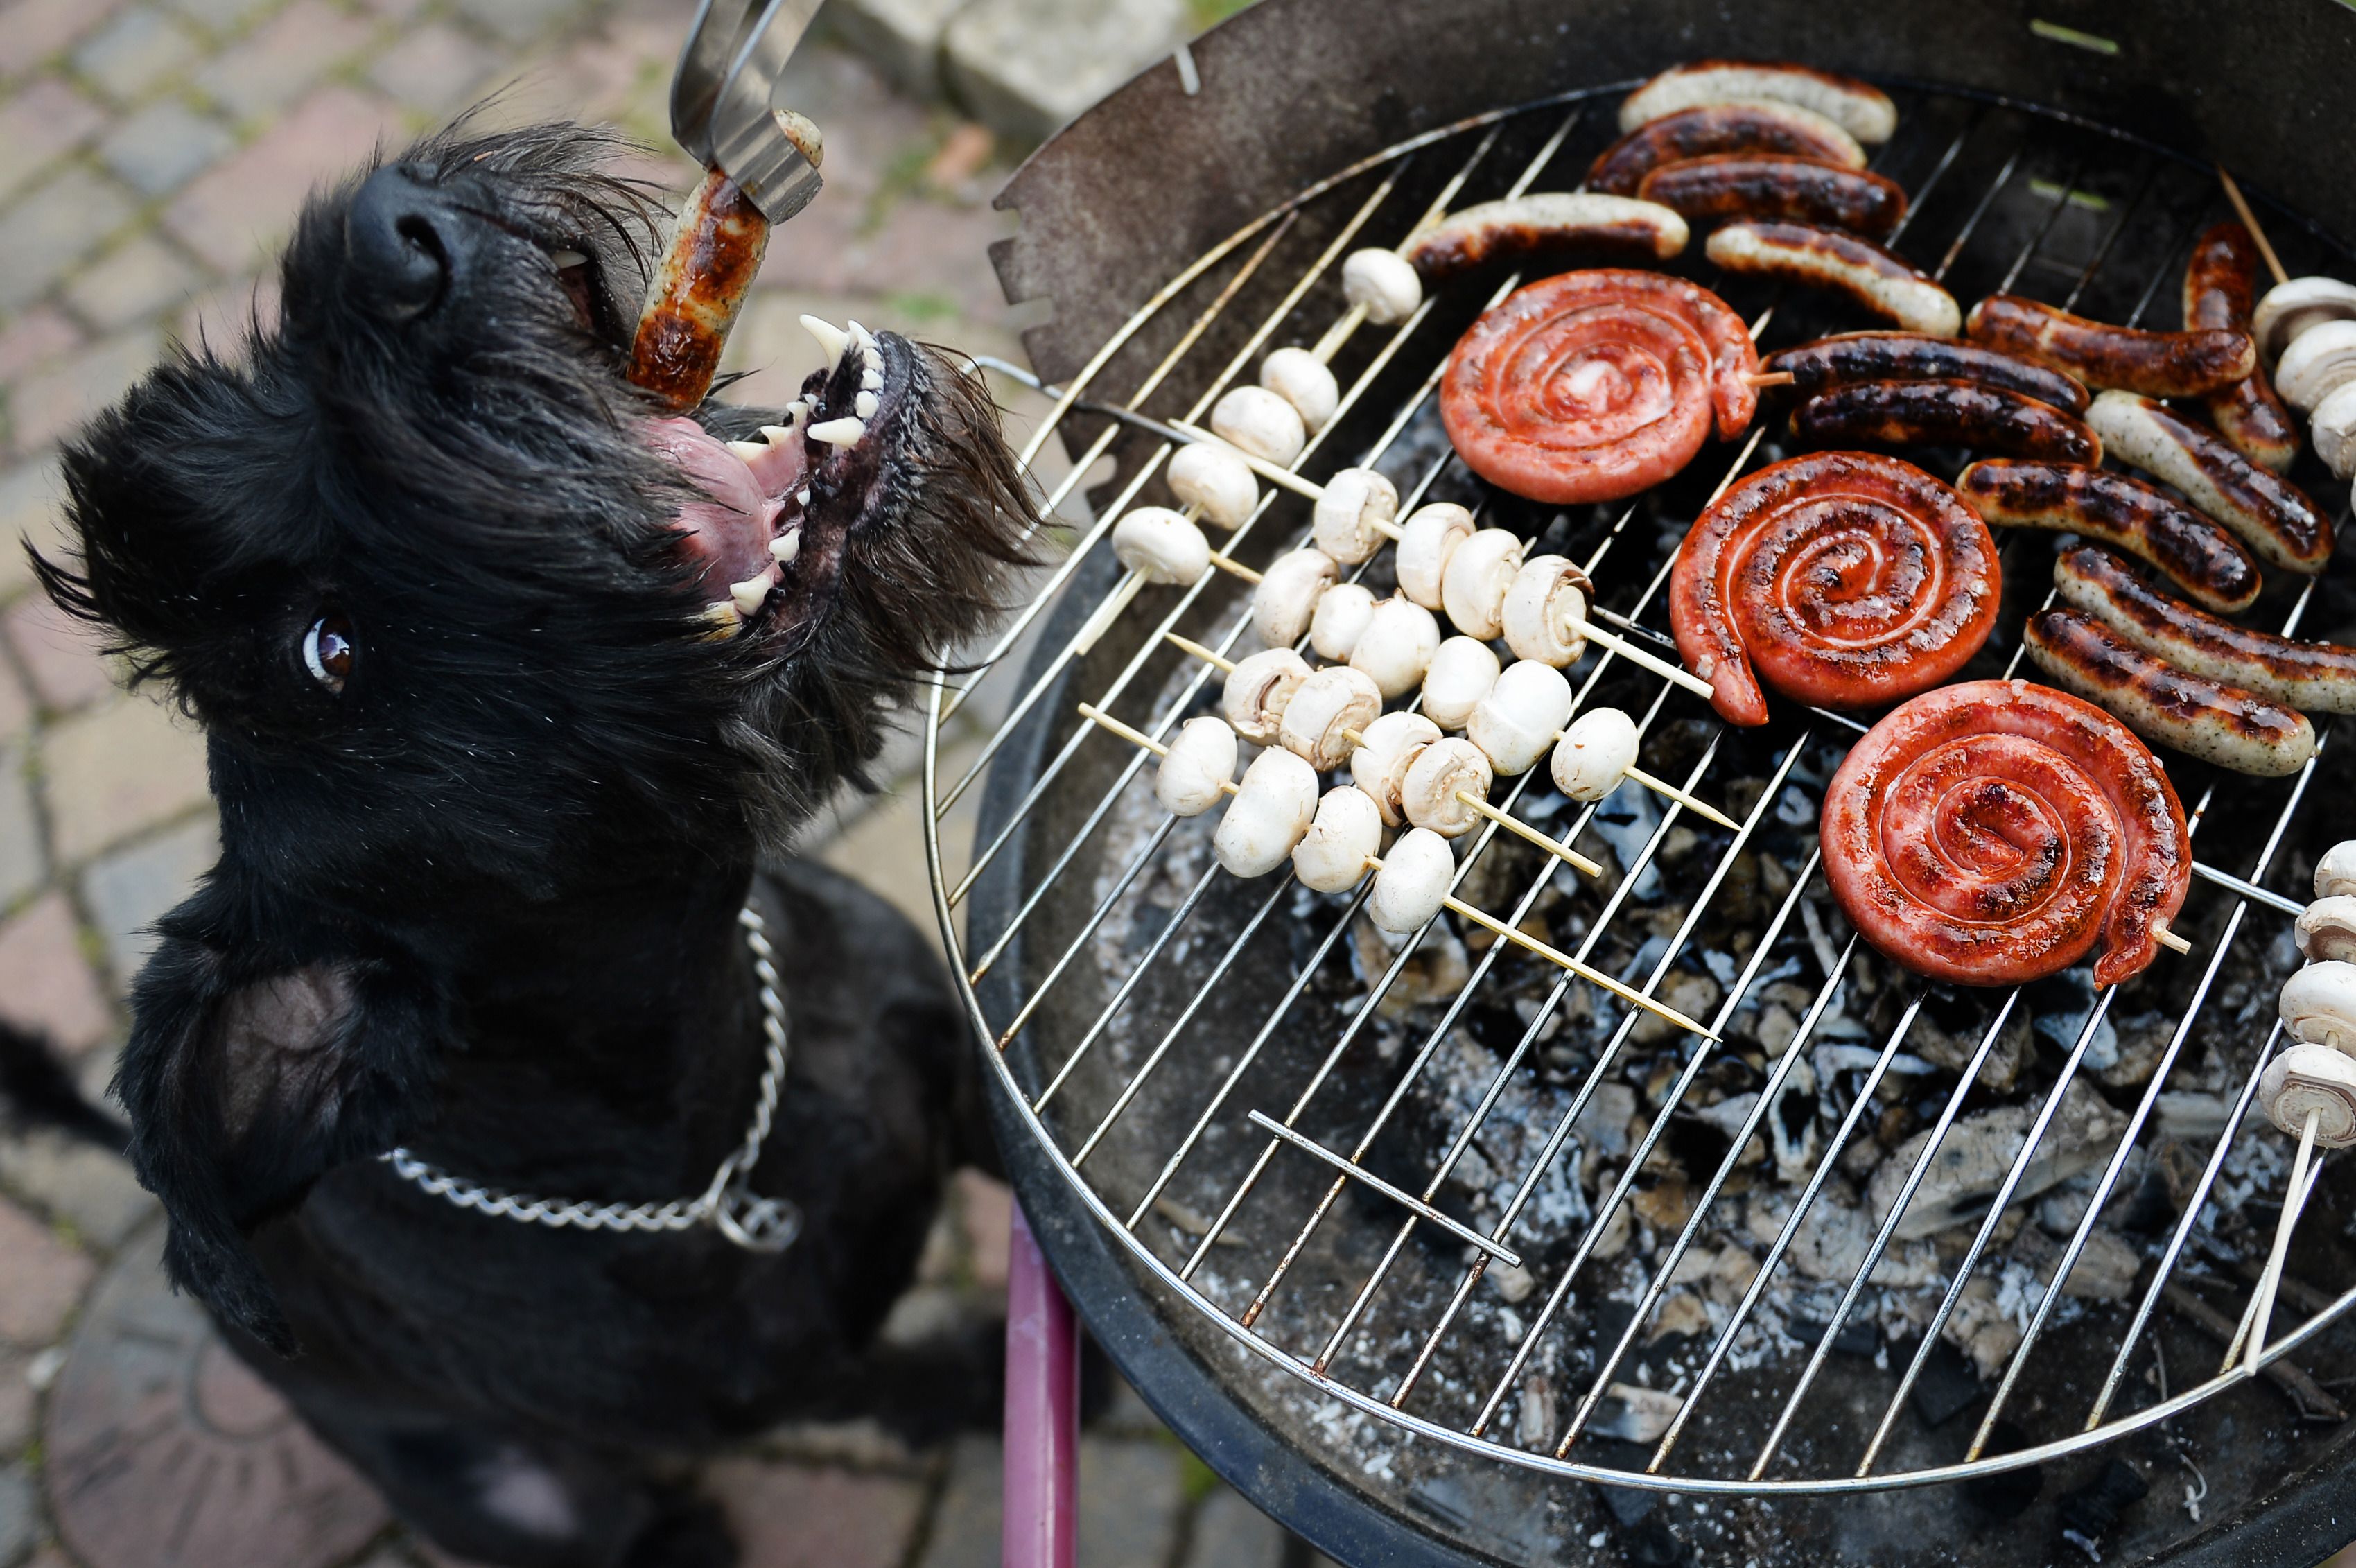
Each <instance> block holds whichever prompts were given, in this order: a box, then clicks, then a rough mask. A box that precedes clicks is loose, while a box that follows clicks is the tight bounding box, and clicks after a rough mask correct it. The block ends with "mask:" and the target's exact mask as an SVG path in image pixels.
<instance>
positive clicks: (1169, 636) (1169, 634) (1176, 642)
mask: <svg viewBox="0 0 2356 1568" xmlns="http://www.w3.org/2000/svg"><path fill="white" fill-rule="evenodd" d="M1162 641H1164V642H1166V643H1168V644H1169V645H1170V646H1171V647H1173V648H1174V649H1176V650H1178V651H1180V652H1181V653H1191V654H1193V655H1194V657H1195V658H1197V659H1199V660H1202V661H1203V662H1204V663H1205V664H1208V665H1210V666H1211V667H1212V668H1213V669H1215V670H1217V671H1219V672H1220V673H1222V674H1226V675H1232V674H1234V673H1235V672H1236V661H1235V660H1232V659H1230V658H1228V657H1227V656H1226V654H1224V653H1221V652H1219V651H1218V650H1215V649H1210V648H1205V647H1204V646H1203V645H1202V644H1201V643H1199V642H1196V641H1195V640H1194V639H1192V638H1187V637H1181V636H1179V635H1178V634H1177V633H1176V632H1174V631H1165V632H1163V633H1162Z"/></svg>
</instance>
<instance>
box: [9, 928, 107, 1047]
mask: <svg viewBox="0 0 2356 1568" xmlns="http://www.w3.org/2000/svg"><path fill="white" fill-rule="evenodd" d="M0 1016H5V1017H6V1018H7V1019H8V1020H9V1021H10V1022H12V1023H15V1024H16V1025H18V1026H21V1027H24V1028H27V1029H39V1030H42V1031H44V1032H46V1033H47V1034H48V1036H49V1039H50V1041H51V1043H52V1044H54V1045H55V1046H56V1047H58V1048H59V1050H62V1051H64V1052H66V1053H67V1054H69V1055H80V1053H81V1052H82V1051H85V1050H87V1049H89V1048H90V1047H91V1046H94V1045H96V1044H97V1043H98V1042H99V1041H100V1040H102V1039H104V1038H105V1037H106V1036H107V1034H108V1032H109V1031H110V1030H112V1028H113V1027H114V1015H113V1012H112V1009H111V1008H109V1007H108V1006H107V1003H106V996H105V993H102V991H100V989H99V986H98V979H97V977H96V976H95V975H93V974H91V970H90V962H89V961H88V960H86V959H84V958H83V957H82V955H81V931H80V928H79V927H78V926H77V924H76V922H75V920H74V914H73V910H72V908H70V906H69V905H68V904H67V903H66V899H65V895H64V894H62V893H56V892H51V893H48V894H45V895H43V896H42V897H39V898H37V899H36V900H35V901H34V902H33V903H31V904H30V905H28V906H27V907H26V908H24V909H23V910H22V911H21V912H19V913H18V914H17V915H16V916H15V917H14V918H11V919H10V920H9V921H8V922H7V923H6V924H5V925H0Z"/></svg>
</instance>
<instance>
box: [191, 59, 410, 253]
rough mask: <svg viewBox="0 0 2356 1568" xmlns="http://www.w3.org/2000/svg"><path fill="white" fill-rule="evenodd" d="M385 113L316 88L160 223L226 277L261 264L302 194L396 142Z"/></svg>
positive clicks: (334, 89)
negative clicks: (383, 140) (382, 140)
mask: <svg viewBox="0 0 2356 1568" xmlns="http://www.w3.org/2000/svg"><path fill="white" fill-rule="evenodd" d="M393 119H394V116H393V115H392V113H391V110H390V106H388V105H386V104H384V103H382V102H380V101H378V100H376V99H373V98H370V97H368V96H366V95H364V94H362V93H359V92H357V91H353V90H352V89H351V88H349V87H345V86H340V85H337V86H328V87H323V88H321V89H320V90H319V91H316V92H315V93H313V94H312V95H311V96H310V97H309V98H306V99H305V100H304V101H303V102H301V103H299V104H297V105H295V108H294V109H293V110H292V111H291V112H289V113H288V114H287V115H286V117H285V118H284V119H283V120H281V121H279V122H278V124H275V125H273V126H272V127H271V128H270V129H269V130H268V131H265V132H264V133H262V135H261V136H260V137H258V138H256V139H255V140H254V141H253V142H252V144H250V145H247V146H246V147H245V148H244V149H243V150H242V151H241V152H239V153H238V154H236V155H235V156H231V157H229V158H225V159H223V160H222V161H221V162H220V163H218V164H215V165H214V166H212V168H211V169H210V170H209V171H208V172H207V173H206V174H205V175H204V176H203V177H200V178H199V179H198V180H197V182H196V183H195V184H193V185H191V186H189V187H188V188H187V189H186V190H184V191H182V192H181V193H180V194H179V196H178V197H177V198H176V199H174V201H173V202H172V205H171V206H170V207H169V208H168V209H166V212H165V222H166V224H168V225H169V226H170V227H171V230H172V231H173V232H174V233H176V234H177V235H178V236H179V237H180V239H181V240H182V241H183V242H186V243H187V246H188V248H189V249H190V250H192V251H194V252H197V254H198V255H199V256H202V257H203V258H204V259H205V260H206V261H208V262H210V263H212V264H213V265H214V266H217V267H219V268H220V270H221V271H223V272H225V273H238V272H242V271H244V270H245V269H246V268H248V267H250V266H252V265H253V264H254V263H257V262H259V261H262V259H263V258H265V257H267V256H268V255H269V254H270V253H271V252H273V249H274V248H275V246H276V245H277V243H278V242H279V240H280V239H281V238H283V237H284V234H285V233H286V231H287V230H288V229H289V228H290V227H292V226H293V223H294V220H295V210H296V207H297V204H298V203H299V201H300V199H301V193H302V192H304V191H305V190H307V189H309V188H311V187H312V186H314V185H316V184H317V183H319V182H321V181H322V180H325V179H327V178H329V177H340V176H341V175H344V174H346V173H348V172H349V171H350V170H351V169H352V168H353V167H355V166H358V165H359V163H360V162H361V161H362V160H363V159H365V158H366V157H367V156H369V152H370V150H371V149H373V148H374V147H375V145H376V144H377V140H378V138H379V137H380V136H387V137H391V138H393V139H397V138H398V134H399V128H398V126H396V125H395V124H393Z"/></svg>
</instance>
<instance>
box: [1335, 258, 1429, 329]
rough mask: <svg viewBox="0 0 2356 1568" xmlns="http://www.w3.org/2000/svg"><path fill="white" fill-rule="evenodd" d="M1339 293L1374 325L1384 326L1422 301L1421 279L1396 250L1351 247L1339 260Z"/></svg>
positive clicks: (1400, 318)
mask: <svg viewBox="0 0 2356 1568" xmlns="http://www.w3.org/2000/svg"><path fill="white" fill-rule="evenodd" d="M1342 296H1343V297H1344V299H1347V300H1348V301H1349V302H1350V303H1351V304H1352V305H1355V306H1360V307H1362V308H1363V309H1364V310H1365V313H1366V319H1367V320H1369V321H1371V322H1373V323H1374V324H1375V325H1376V326H1377V327H1388V326H1391V325H1392V324H1394V323H1396V322H1400V321H1405V320H1406V319H1407V318H1408V317H1410V316H1413V315H1414V314H1415V308H1416V306H1419V305H1421V304H1422V303H1423V280H1422V279H1421V278H1419V277H1418V276H1416V274H1415V268H1413V267H1412V266H1409V265H1408V262H1407V258H1406V257H1404V256H1402V255H1400V254H1399V253H1398V252H1397V251H1381V250H1372V251H1353V252H1350V254H1349V256H1348V257H1347V258H1346V259H1345V260H1344V262H1343V263H1342Z"/></svg>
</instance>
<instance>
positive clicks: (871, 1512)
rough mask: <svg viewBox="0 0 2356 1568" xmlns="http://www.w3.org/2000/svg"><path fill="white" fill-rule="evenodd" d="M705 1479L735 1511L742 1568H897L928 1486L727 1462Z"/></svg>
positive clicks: (731, 1512) (832, 1471)
mask: <svg viewBox="0 0 2356 1568" xmlns="http://www.w3.org/2000/svg"><path fill="white" fill-rule="evenodd" d="M704 1479H705V1484H706V1486H707V1487H710V1488H711V1490H712V1491H713V1492H714V1493H715V1494H717V1495H718V1497H719V1498H720V1501H721V1504H722V1506H723V1508H725V1509H727V1512H728V1521H729V1523H730V1525H731V1526H732V1527H734V1530H735V1533H736V1544H737V1548H738V1551H739V1552H741V1554H742V1555H741V1556H740V1557H739V1558H738V1560H737V1561H738V1565H739V1568H897V1565H898V1564H899V1563H901V1562H902V1561H903V1560H904V1559H905V1557H906V1555H907V1551H908V1542H909V1538H910V1537H911V1536H912V1535H914V1534H915V1533H916V1521H917V1519H918V1517H919V1515H920V1514H921V1513H922V1512H923V1510H924V1501H925V1494H924V1488H923V1487H921V1486H919V1485H918V1484H917V1483H916V1482H915V1481H912V1480H906V1479H904V1478H902V1477H896V1476H862V1475H857V1474H854V1473H852V1472H851V1471H849V1470H840V1469H834V1468H830V1467H826V1468H821V1467H816V1466H804V1465H794V1464H781V1463H777V1462H775V1461H767V1460H759V1459H723V1460H721V1461H720V1462H719V1463H717V1464H715V1465H712V1466H710V1467H709V1468H708V1469H707V1470H706V1471H705V1475H704Z"/></svg>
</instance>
